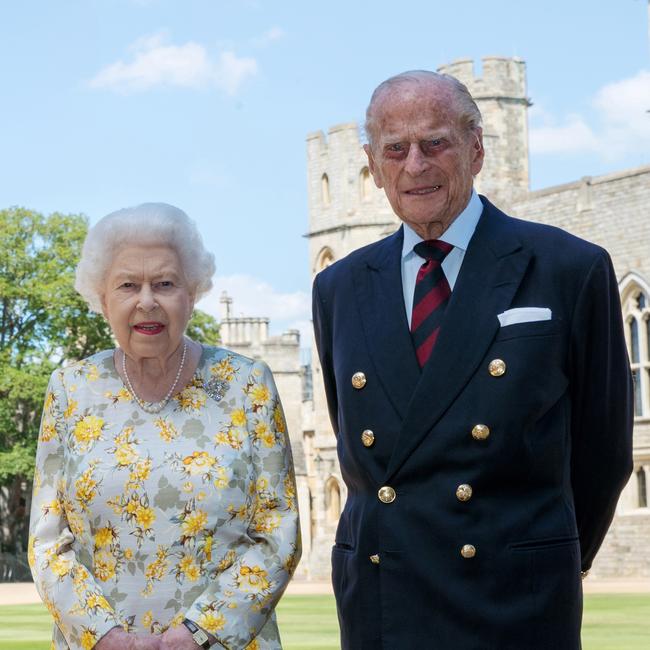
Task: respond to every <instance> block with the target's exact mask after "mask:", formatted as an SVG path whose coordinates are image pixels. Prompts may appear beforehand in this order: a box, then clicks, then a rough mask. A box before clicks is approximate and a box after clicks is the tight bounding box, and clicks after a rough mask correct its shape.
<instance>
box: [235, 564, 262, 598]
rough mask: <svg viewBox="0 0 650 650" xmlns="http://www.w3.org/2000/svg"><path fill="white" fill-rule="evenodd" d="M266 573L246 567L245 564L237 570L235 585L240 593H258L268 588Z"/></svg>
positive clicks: (256, 568)
mask: <svg viewBox="0 0 650 650" xmlns="http://www.w3.org/2000/svg"><path fill="white" fill-rule="evenodd" d="M268 575H269V574H268V571H266V570H265V569H262V568H261V567H259V566H257V565H255V566H252V567H250V566H246V565H245V564H244V565H242V567H241V568H240V569H239V575H238V576H237V585H238V586H239V588H240V589H241V590H242V591H246V592H250V593H259V592H261V591H266V590H267V589H268V588H269V581H268V579H267V578H268Z"/></svg>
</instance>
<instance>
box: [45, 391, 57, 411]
mask: <svg viewBox="0 0 650 650" xmlns="http://www.w3.org/2000/svg"><path fill="white" fill-rule="evenodd" d="M55 402H56V397H54V393H53V392H52V391H48V393H47V395H46V396H45V404H43V410H44V411H45V412H46V413H49V412H50V411H51V410H52V407H53V406H54V403H55Z"/></svg>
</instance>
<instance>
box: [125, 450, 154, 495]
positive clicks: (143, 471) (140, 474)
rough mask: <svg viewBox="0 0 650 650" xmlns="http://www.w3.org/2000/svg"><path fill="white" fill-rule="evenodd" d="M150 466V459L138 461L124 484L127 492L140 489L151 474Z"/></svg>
mask: <svg viewBox="0 0 650 650" xmlns="http://www.w3.org/2000/svg"><path fill="white" fill-rule="evenodd" d="M151 464H152V463H151V458H145V459H144V460H139V461H138V462H137V463H136V464H135V467H134V468H133V470H132V471H131V473H130V474H129V480H128V482H127V484H126V489H127V490H136V489H137V488H139V487H142V485H143V483H144V482H145V481H146V480H147V479H148V478H149V475H150V474H151Z"/></svg>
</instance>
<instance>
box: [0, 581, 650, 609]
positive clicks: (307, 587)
mask: <svg viewBox="0 0 650 650" xmlns="http://www.w3.org/2000/svg"><path fill="white" fill-rule="evenodd" d="M584 591H585V593H587V594H644V593H647V594H650V579H648V578H643V579H628V580H604V579H602V580H597V579H596V578H589V577H588V578H587V579H586V580H585V581H584ZM287 593H288V594H294V595H307V594H310V595H311V594H331V593H332V586H331V584H330V583H329V582H303V581H298V580H294V581H293V582H292V583H291V584H290V585H289V587H288V589H287ZM39 602H40V598H39V597H38V593H36V588H35V587H34V585H33V583H31V582H5V583H0V605H28V604H30V603H39Z"/></svg>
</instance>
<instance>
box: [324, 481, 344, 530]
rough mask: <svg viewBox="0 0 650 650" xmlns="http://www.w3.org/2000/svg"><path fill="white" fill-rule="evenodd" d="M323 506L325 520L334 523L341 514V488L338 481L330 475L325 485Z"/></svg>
mask: <svg viewBox="0 0 650 650" xmlns="http://www.w3.org/2000/svg"><path fill="white" fill-rule="evenodd" d="M325 506H326V512H327V522H328V523H330V524H335V523H336V522H337V521H338V520H339V517H340V516H341V488H340V487H339V482H338V481H337V480H336V479H335V478H334V477H333V476H332V477H330V478H329V479H328V481H327V483H326V485H325Z"/></svg>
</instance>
